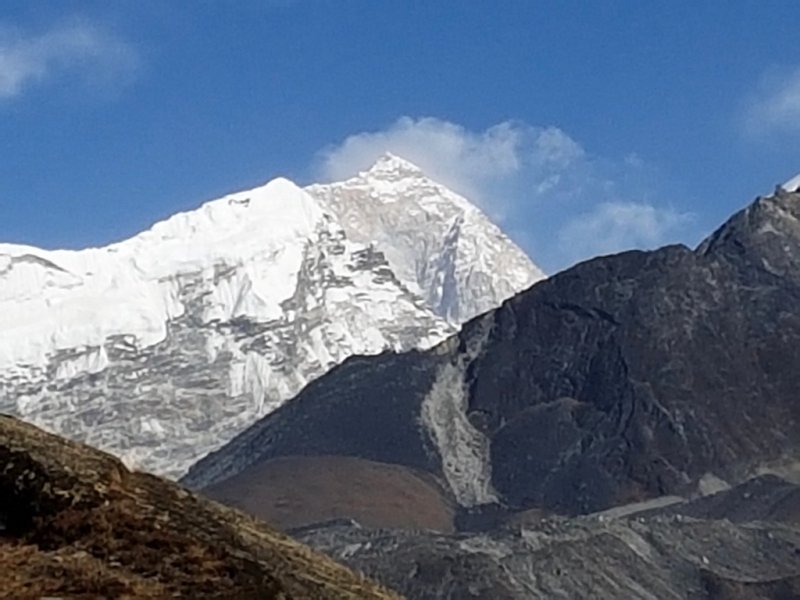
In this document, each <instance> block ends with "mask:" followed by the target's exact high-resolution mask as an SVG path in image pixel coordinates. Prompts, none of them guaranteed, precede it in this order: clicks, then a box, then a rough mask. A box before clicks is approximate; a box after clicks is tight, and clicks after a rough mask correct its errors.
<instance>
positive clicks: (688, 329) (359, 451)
mask: <svg viewBox="0 0 800 600" xmlns="http://www.w3.org/2000/svg"><path fill="white" fill-rule="evenodd" d="M799 224H800V193H789V192H786V191H784V190H777V191H776V193H775V195H773V196H770V197H767V198H759V199H757V200H756V201H755V202H754V203H753V204H752V205H751V206H750V207H748V208H747V209H745V210H743V211H741V212H740V213H738V214H737V215H735V216H734V217H732V218H731V219H730V220H729V221H728V222H727V223H726V224H725V225H724V226H722V227H721V228H720V229H719V230H718V231H717V232H715V233H714V234H713V235H712V236H710V237H709V239H708V240H706V241H705V242H704V243H703V244H701V245H700V247H699V248H698V249H697V250H695V251H692V250H689V249H687V248H685V247H682V246H669V247H665V248H662V249H660V250H657V251H654V252H638V251H634V252H626V253H623V254H619V255H615V256H608V257H601V258H597V259H594V260H591V261H588V262H585V263H582V264H579V265H577V266H576V267H574V268H571V269H569V270H567V271H565V272H563V273H560V274H558V275H556V276H553V277H552V278H550V279H548V280H545V281H543V282H540V283H538V284H536V285H535V286H534V287H533V288H531V289H530V290H528V291H527V292H523V293H521V294H519V295H517V296H515V297H514V298H512V299H511V300H509V301H507V302H505V303H504V304H503V305H502V307H500V308H499V309H497V310H494V311H491V312H489V313H487V314H486V315H484V316H482V317H478V318H476V319H474V320H472V321H470V322H469V323H467V324H466V325H465V326H464V328H463V330H462V332H461V333H460V334H458V335H457V336H455V337H453V338H451V339H449V340H448V341H447V342H445V343H443V344H441V345H440V346H438V347H436V348H433V349H431V350H429V351H425V352H420V351H414V352H410V353H406V354H402V355H399V354H394V353H386V354H383V355H380V356H377V357H370V358H353V359H350V360H348V361H346V362H345V363H344V364H343V365H342V366H340V367H339V368H337V369H335V370H334V371H332V372H331V373H329V374H328V375H327V376H325V377H323V378H322V379H319V380H317V381H315V382H314V383H312V384H311V385H309V386H308V387H307V388H306V389H305V390H303V392H301V393H300V394H299V395H298V396H297V397H296V398H295V399H294V400H293V401H292V402H290V403H288V404H287V405H285V406H283V407H282V408H281V409H279V410H278V411H276V412H275V413H273V414H271V415H269V416H268V417H266V418H265V419H263V420H261V421H260V422H258V423H257V424H255V425H254V426H252V427H251V428H250V429H248V430H246V431H245V432H243V433H242V434H241V435H240V436H238V437H237V438H236V439H234V440H233V441H232V442H231V443H230V444H228V445H227V446H226V447H224V448H222V449H221V450H219V451H218V452H216V453H214V454H212V455H210V456H209V457H207V458H206V459H204V460H202V461H200V462H199V463H198V464H196V465H195V466H194V467H193V468H192V469H191V471H190V472H189V474H188V476H187V477H186V478H185V479H184V481H185V482H186V483H187V484H188V485H190V486H193V487H203V486H207V485H210V484H212V483H214V482H218V481H221V480H223V479H225V478H227V477H231V476H233V475H235V474H236V473H239V472H241V471H242V470H243V469H245V468H246V467H248V466H250V465H252V464H255V463H257V462H259V461H263V460H268V459H273V458H277V457H281V456H290V455H298V454H340V455H347V456H355V457H361V458H365V459H369V460H378V461H382V462H393V463H396V464H401V465H406V466H409V467H413V468H416V469H421V470H427V471H428V472H430V473H432V474H434V475H437V476H440V477H442V478H444V479H445V480H446V481H447V483H448V486H449V488H450V491H451V493H452V495H453V497H455V498H456V500H457V501H458V503H459V504H460V505H461V506H462V507H466V508H470V507H478V506H481V505H487V504H501V505H503V506H504V507H508V508H510V509H512V510H524V509H529V508H544V509H547V510H554V511H556V512H561V513H565V514H579V513H590V512H595V511H599V510H603V509H606V508H608V507H612V506H615V505H619V504H625V503H628V502H633V501H637V500H643V499H646V498H652V497H657V496H662V495H667V494H686V493H688V492H690V491H692V490H693V489H694V485H695V484H696V482H697V481H698V480H699V479H700V478H702V477H703V476H704V475H706V474H709V473H711V474H713V475H714V476H715V477H717V478H720V479H722V480H724V481H727V482H729V483H735V482H738V481H742V480H744V479H746V478H747V477H749V476H751V475H752V474H753V473H755V471H756V469H757V468H758V467H759V466H761V465H763V464H765V463H770V464H783V465H784V466H786V465H788V466H791V465H792V464H793V463H796V461H798V458H799V457H800V398H798V394H799V393H800V392H798V390H800V353H798V352H797V348H798V347H799V346H800V311H798V310H797V307H798V306H800V225H799Z"/></svg>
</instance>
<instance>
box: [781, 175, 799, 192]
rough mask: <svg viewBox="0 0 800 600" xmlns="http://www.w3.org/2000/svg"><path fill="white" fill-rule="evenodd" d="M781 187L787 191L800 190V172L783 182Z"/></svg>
mask: <svg viewBox="0 0 800 600" xmlns="http://www.w3.org/2000/svg"><path fill="white" fill-rule="evenodd" d="M781 187H782V188H783V189H784V190H785V191H787V192H797V191H800V174H798V175H797V176H795V177H792V178H791V179H790V180H789V181H787V182H786V183H784V184H783V185H782V186H781Z"/></svg>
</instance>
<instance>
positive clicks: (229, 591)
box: [0, 416, 399, 600]
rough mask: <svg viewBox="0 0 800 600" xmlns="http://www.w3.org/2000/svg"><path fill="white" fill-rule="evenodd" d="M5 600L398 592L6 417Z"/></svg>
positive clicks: (0, 518) (377, 595)
mask: <svg viewBox="0 0 800 600" xmlns="http://www.w3.org/2000/svg"><path fill="white" fill-rule="evenodd" d="M0 565H2V569H1V570H0V597H2V598H19V599H24V598H41V597H43V596H56V597H60V598H65V597H68V598H101V597H109V598H126V597H127V598H143V597H154V598H166V597H170V598H174V597H184V598H242V599H246V598H281V599H287V600H288V599H290V598H298V599H299V598H302V599H308V600H313V599H323V598H324V599H328V598H330V599H345V598H348V599H356V598H359V599H362V598H365V599H370V598H374V599H396V598H399V596H398V595H396V594H394V593H392V592H390V591H387V590H385V589H383V588H381V587H380V586H378V585H377V584H375V583H372V582H371V581H369V580H366V579H364V578H363V577H361V576H359V575H356V574H354V573H353V572H352V571H350V570H348V569H347V568H346V567H344V566H341V565H339V564H338V563H336V562H334V561H332V560H331V559H328V558H326V557H324V556H322V555H321V554H318V553H317V552H314V551H312V550H311V549H309V548H307V547H306V546H304V545H301V544H299V543H297V542H295V541H293V540H291V539H290V538H288V537H287V536H285V535H283V534H281V533H279V532H277V531H275V530H274V529H273V528H271V527H270V526H268V525H266V524H264V523H262V522H260V521H258V520H256V519H253V518H251V517H248V516H246V515H244V514H242V513H240V512H238V511H236V510H232V509H229V508H225V507H223V506H221V505H219V504H217V503H215V502H213V501H210V500H206V499H204V498H202V497H201V496H199V495H196V494H193V493H191V492H189V491H187V490H185V489H183V488H182V487H180V486H179V485H177V484H175V483H172V482H169V481H166V480H163V479H161V478H158V477H154V476H151V475H147V474H143V473H133V472H130V471H128V470H127V469H126V468H125V467H124V465H123V464H122V463H121V462H120V461H118V460H117V459H115V458H113V457H112V456H110V455H108V454H105V453H103V452H100V451H98V450H94V449H92V448H89V447H87V446H84V445H81V444H77V443H74V442H69V441H67V440H64V439H62V438H59V437H57V436H55V435H51V434H48V433H45V432H43V431H41V430H40V429H37V428H36V427H33V426H32V425H28V424H25V423H23V422H21V421H19V420H17V419H14V418H12V417H7V416H0Z"/></svg>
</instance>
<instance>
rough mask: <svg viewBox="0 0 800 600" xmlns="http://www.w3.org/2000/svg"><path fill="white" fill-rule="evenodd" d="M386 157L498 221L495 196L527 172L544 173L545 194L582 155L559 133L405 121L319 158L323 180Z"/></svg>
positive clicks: (500, 201)
mask: <svg viewBox="0 0 800 600" xmlns="http://www.w3.org/2000/svg"><path fill="white" fill-rule="evenodd" d="M384 152H392V153H394V154H397V155H398V156H402V157H403V158H405V159H407V160H410V161H411V162H413V163H415V164H416V165H418V166H419V167H420V168H422V169H423V170H424V171H425V172H426V173H427V174H428V175H429V176H430V177H432V178H433V179H435V180H437V181H439V182H441V183H443V184H444V185H446V186H448V187H450V188H451V189H453V190H454V191H456V192H458V193H460V194H463V195H464V196H466V197H468V198H469V199H470V200H472V201H473V202H475V203H477V204H478V205H480V206H481V207H482V208H483V209H484V210H486V211H488V212H489V213H491V214H492V215H493V216H494V217H495V218H502V217H503V215H504V214H505V211H506V208H507V206H505V202H504V200H505V199H504V198H502V197H499V196H497V195H495V194H492V193H491V192H492V191H493V189H494V188H495V186H496V185H497V184H500V183H502V182H504V181H508V180H513V179H514V178H516V177H518V176H519V175H520V174H521V173H522V172H523V171H528V170H531V169H535V170H536V171H537V172H539V173H540V177H539V185H540V186H542V187H543V188H546V187H548V186H552V185H555V184H557V180H558V179H559V173H560V172H562V171H563V170H565V169H567V168H568V167H569V165H570V164H571V163H572V162H573V161H575V160H577V159H579V158H580V157H581V156H582V155H583V150H582V149H581V147H580V146H579V145H578V144H577V143H575V142H574V141H573V140H572V139H571V138H570V137H569V136H568V135H566V134H565V133H564V132H562V131H561V130H560V129H557V128H554V127H551V128H539V127H531V126H528V125H525V124H524V123H519V122H514V121H507V122H504V123H500V124H499V125H495V126H493V127H490V128H488V129H486V130H484V131H478V132H475V131H470V130H468V129H466V128H465V127H462V126H461V125H457V124H455V123H451V122H448V121H443V120H440V119H435V118H431V117H426V118H420V119H413V118H410V117H402V118H400V119H398V120H397V121H396V122H395V123H393V124H392V125H391V126H389V127H388V128H387V129H385V130H382V131H375V132H367V133H359V134H356V135H352V136H350V137H348V138H347V139H345V140H344V142H342V143H341V144H339V145H336V146H332V147H329V148H326V149H325V150H323V151H322V152H321V153H320V157H319V159H320V169H319V170H320V173H319V174H318V175H319V176H320V177H321V178H322V179H323V180H329V181H332V180H338V179H344V178H347V177H350V176H352V175H355V174H356V173H357V172H358V171H361V170H364V169H367V168H369V166H370V165H372V163H374V162H375V160H376V159H377V158H378V157H379V156H380V155H381V154H383V153H384Z"/></svg>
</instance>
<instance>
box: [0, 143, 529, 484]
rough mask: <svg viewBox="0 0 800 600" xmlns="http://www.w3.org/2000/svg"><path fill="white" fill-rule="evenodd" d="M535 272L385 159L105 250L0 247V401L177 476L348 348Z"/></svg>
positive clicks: (457, 206) (283, 187)
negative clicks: (328, 181) (338, 178)
mask: <svg viewBox="0 0 800 600" xmlns="http://www.w3.org/2000/svg"><path fill="white" fill-rule="evenodd" d="M370 186H372V189H371V188H370ZM437 194H438V195H437ZM393 201H394V202H393ZM401 205H402V206H403V207H404V211H405V212H406V213H407V214H405V215H401V214H400V213H399V212H396V211H394V210H393V209H394V208H395V206H401ZM359 215H360V217H359ZM415 227H416V229H415ZM444 233H448V234H450V235H449V237H448V236H447V235H445V234H444ZM415 249H416V250H415ZM483 249H485V251H486V253H485V254H483V253H480V252H478V251H479V250H483ZM541 277H542V274H541V271H539V270H538V269H537V268H536V267H535V266H534V265H533V264H531V263H530V261H528V260H527V258H526V257H525V256H524V254H522V252H521V251H520V250H519V249H518V248H517V247H516V246H515V245H514V244H513V243H511V242H510V241H509V240H508V239H507V238H505V237H504V236H502V234H501V233H500V232H499V230H497V228H496V227H495V226H494V225H492V224H491V223H489V222H488V221H487V220H486V219H485V217H483V216H482V215H481V214H480V213H479V212H478V210H477V209H475V208H474V207H472V206H471V205H470V204H469V203H468V202H466V201H465V200H464V199H462V198H460V197H458V196H456V195H455V194H452V193H451V192H449V191H447V190H446V189H444V188H442V187H441V186H437V185H436V184H434V183H432V182H430V181H429V180H427V179H426V178H425V177H424V176H423V175H422V174H421V172H420V171H419V170H418V169H416V168H415V167H413V166H412V165H409V164H408V163H406V162H404V161H401V160H400V159H397V158H394V157H385V158H384V159H383V160H381V161H380V162H379V163H378V165H376V166H375V167H374V168H373V169H372V170H370V171H369V172H367V173H363V174H361V175H360V176H359V177H357V178H356V179H353V180H350V181H348V182H345V183H342V184H332V185H329V186H312V187H311V188H309V190H308V191H304V190H302V189H300V188H298V187H297V186H296V185H294V184H293V183H291V182H289V181H286V180H283V179H277V180H274V181H272V182H270V183H268V184H267V185H265V186H263V187H260V188H257V189H254V190H251V191H247V192H241V193H237V194H232V195H230V196H226V197H224V198H221V199H219V200H215V201H212V202H209V203H207V204H205V205H203V206H202V207H201V208H200V209H198V210H196V211H193V212H189V213H182V214H178V215H175V216H174V217H172V218H170V219H168V220H166V221H164V222H161V223H158V224H156V225H155V226H153V227H152V228H151V229H150V230H148V231H145V232H143V233H141V234H139V235H137V236H135V237H133V238H131V239H129V240H126V241H124V242H121V243H118V244H114V245H111V246H108V247H105V248H98V249H87V250H82V251H63V250H59V251H44V250H40V249H37V248H32V247H26V246H19V245H10V244H0V412H10V413H13V414H16V415H19V416H21V417H23V418H25V419H27V420H29V421H32V422H34V423H36V424H38V425H40V426H43V427H45V428H48V429H50V430H54V431H56V432H59V433H62V434H64V435H67V436H69V437H71V438H74V439H79V440H81V441H85V442H87V443H89V444H91V445H94V446H96V447H99V448H102V449H104V450H108V451H110V452H112V453H115V454H117V455H119V456H121V457H123V458H124V459H126V460H127V461H128V462H130V463H134V464H136V465H137V466H138V467H139V468H143V469H145V470H149V471H152V472H156V473H159V474H163V475H167V476H170V477H179V476H180V475H182V474H183V473H184V472H185V471H186V470H187V469H188V467H189V466H190V465H191V464H192V463H194V462H195V461H196V460H197V459H199V458H200V457H202V456H204V455H205V454H207V453H208V452H210V451H212V450H214V449H216V448H218V447H219V446H221V445H223V444H224V443H226V442H227V441H228V440H230V439H231V438H232V437H233V436H234V435H236V434H237V433H239V432H240V431H241V430H242V429H244V428H245V427H247V426H248V425H250V424H251V423H252V422H254V421H255V420H257V419H258V418H260V417H262V416H264V415H266V414H268V413H269V412H271V411H273V410H275V409H276V408H277V407H278V406H280V405H281V404H283V403H284V402H286V401H287V400H288V399H289V398H292V397H293V396H294V395H295V394H297V393H298V392H299V391H300V390H301V389H302V388H303V387H304V386H305V385H306V384H307V383H308V382H310V381H311V380H313V379H315V378H317V377H319V376H320V375H322V374H324V373H325V372H327V371H328V370H329V369H330V368H332V367H333V366H335V365H336V364H339V363H340V362H342V361H343V360H344V359H345V358H347V357H348V356H351V355H353V354H376V353H380V352H382V351H384V350H387V349H391V350H397V351H402V350H407V349H410V348H414V347H418V348H427V347H430V346H432V345H434V344H436V343H438V342H440V341H441V340H443V339H444V338H445V337H447V336H448V335H450V334H452V333H453V332H454V331H455V330H456V328H457V327H458V325H460V323H461V322H462V321H463V320H464V319H465V318H468V317H469V316H472V315H473V314H475V313H476V312H478V311H480V310H484V308H483V307H484V306H486V307H487V308H489V307H491V306H494V305H496V304H497V303H499V302H500V301H501V300H503V299H505V298H506V297H508V296H510V295H511V294H513V293H515V292H517V291H520V290H521V289H523V288H524V287H527V286H528V285H530V284H531V283H533V282H534V281H535V280H537V279H539V278H541Z"/></svg>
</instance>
